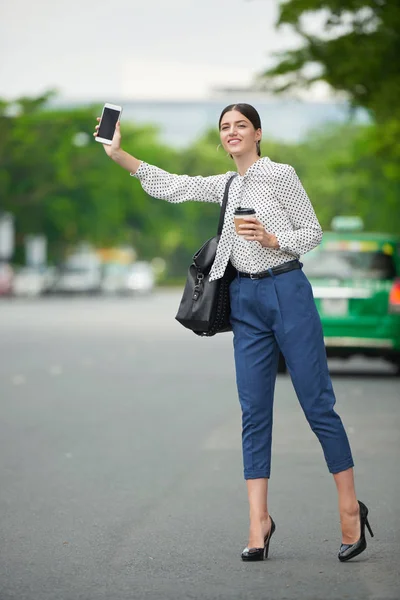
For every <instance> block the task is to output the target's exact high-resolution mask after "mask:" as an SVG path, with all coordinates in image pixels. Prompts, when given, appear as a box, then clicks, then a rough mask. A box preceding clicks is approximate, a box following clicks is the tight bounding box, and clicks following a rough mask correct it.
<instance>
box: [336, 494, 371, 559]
mask: <svg viewBox="0 0 400 600" xmlns="http://www.w3.org/2000/svg"><path fill="white" fill-rule="evenodd" d="M358 504H359V505H360V529H361V535H360V539H359V540H357V542H355V544H342V545H341V546H340V550H339V554H338V559H339V560H340V561H341V562H345V561H346V560H350V559H351V558H354V557H355V556H358V555H359V554H361V552H364V550H365V548H366V547H367V540H366V539H365V526H367V528H368V531H369V533H370V534H371V537H374V534H373V533H372V529H371V526H370V524H369V521H368V508H367V507H366V506H365V504H363V503H362V502H360V501H358Z"/></svg>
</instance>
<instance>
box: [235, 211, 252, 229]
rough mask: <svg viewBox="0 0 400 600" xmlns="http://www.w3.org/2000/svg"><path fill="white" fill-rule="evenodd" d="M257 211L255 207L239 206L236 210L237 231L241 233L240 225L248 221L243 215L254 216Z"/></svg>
mask: <svg viewBox="0 0 400 600" xmlns="http://www.w3.org/2000/svg"><path fill="white" fill-rule="evenodd" d="M255 214H256V211H255V210H254V208H237V209H236V210H235V228H236V233H237V234H238V233H239V225H243V224H245V223H246V220H245V219H243V217H254V216H255Z"/></svg>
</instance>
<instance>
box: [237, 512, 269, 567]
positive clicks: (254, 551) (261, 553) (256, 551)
mask: <svg viewBox="0 0 400 600" xmlns="http://www.w3.org/2000/svg"><path fill="white" fill-rule="evenodd" d="M269 518H270V519H271V527H270V528H269V531H268V533H267V535H266V536H265V538H264V547H263V548H245V549H244V550H243V552H242V560H248V561H251V560H265V559H266V558H268V552H269V542H270V540H271V537H272V534H273V533H274V531H275V529H276V527H275V523H274V521H273V519H272V517H271V516H270V517H269Z"/></svg>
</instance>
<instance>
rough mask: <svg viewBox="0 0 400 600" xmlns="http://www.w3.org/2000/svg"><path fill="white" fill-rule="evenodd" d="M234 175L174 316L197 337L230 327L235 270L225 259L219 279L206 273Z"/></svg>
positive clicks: (212, 259)
mask: <svg viewBox="0 0 400 600" xmlns="http://www.w3.org/2000/svg"><path fill="white" fill-rule="evenodd" d="M235 177H236V175H232V177H231V178H230V179H229V180H228V181H227V183H226V186H225V192H224V199H223V201H222V205H221V212H220V216H219V223H218V231H217V235H215V236H214V237H212V238H210V239H209V240H207V241H206V242H205V243H204V244H203V245H202V246H201V248H200V249H199V250H198V251H197V252H196V253H195V254H194V256H193V262H192V264H191V265H190V267H189V271H188V276H187V280H186V285H185V289H184V291H183V296H182V300H181V303H180V305H179V309H178V312H177V315H176V317H175V318H176V320H177V321H179V323H181V324H182V325H183V326H184V327H187V328H188V329H191V330H192V331H193V332H194V333H195V334H196V335H200V336H208V337H210V336H212V335H215V334H216V333H222V332H224V331H231V330H232V327H231V324H230V319H229V317H230V302H229V285H230V283H231V282H232V280H233V278H234V276H235V274H236V270H235V269H234V267H233V266H232V265H231V263H230V262H228V266H227V268H226V270H225V273H224V275H223V277H221V278H220V279H216V280H214V281H210V275H209V273H210V270H211V267H212V264H213V262H214V259H215V255H216V252H217V248H218V242H219V238H220V236H221V232H222V227H223V224H224V217H225V210H226V205H227V203H228V196H229V187H230V185H231V183H232V181H233V179H234V178H235Z"/></svg>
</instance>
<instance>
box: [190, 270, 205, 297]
mask: <svg viewBox="0 0 400 600" xmlns="http://www.w3.org/2000/svg"><path fill="white" fill-rule="evenodd" d="M196 279H197V283H196V285H195V286H194V290H193V300H198V299H199V296H200V293H201V288H202V287H203V279H204V275H203V273H201V272H200V271H198V272H197V275H196Z"/></svg>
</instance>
